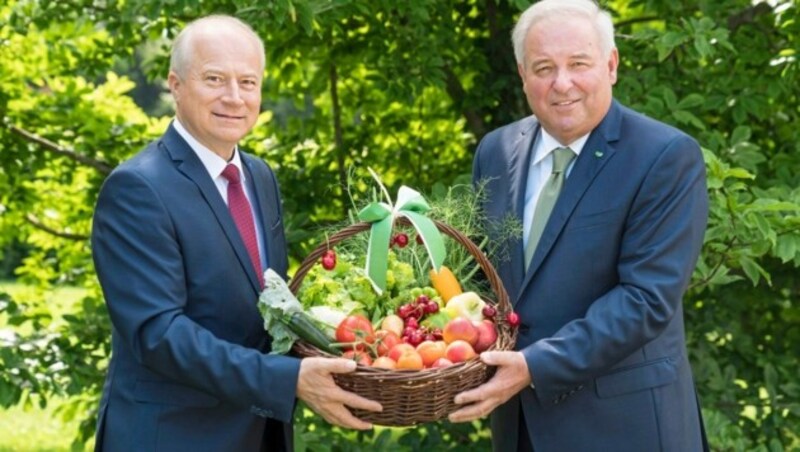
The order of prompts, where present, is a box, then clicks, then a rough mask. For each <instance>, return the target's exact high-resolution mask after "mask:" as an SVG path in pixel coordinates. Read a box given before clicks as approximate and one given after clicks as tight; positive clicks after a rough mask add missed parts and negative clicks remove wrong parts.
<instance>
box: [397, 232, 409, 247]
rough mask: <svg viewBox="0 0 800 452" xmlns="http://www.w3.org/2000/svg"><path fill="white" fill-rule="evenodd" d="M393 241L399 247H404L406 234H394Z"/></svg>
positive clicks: (406, 242)
mask: <svg viewBox="0 0 800 452" xmlns="http://www.w3.org/2000/svg"><path fill="white" fill-rule="evenodd" d="M394 243H395V244H396V245H397V246H399V247H400V248H405V247H406V245H408V235H407V234H405V233H403V232H401V233H399V234H397V235H396V236H394Z"/></svg>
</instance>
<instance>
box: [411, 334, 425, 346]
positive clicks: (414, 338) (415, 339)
mask: <svg viewBox="0 0 800 452" xmlns="http://www.w3.org/2000/svg"><path fill="white" fill-rule="evenodd" d="M424 339H425V336H423V335H422V333H420V332H419V331H414V332H413V333H411V334H410V335H409V336H408V343H409V344H411V345H413V346H414V347H416V346H417V345H419V344H421V343H422V341H423V340H424Z"/></svg>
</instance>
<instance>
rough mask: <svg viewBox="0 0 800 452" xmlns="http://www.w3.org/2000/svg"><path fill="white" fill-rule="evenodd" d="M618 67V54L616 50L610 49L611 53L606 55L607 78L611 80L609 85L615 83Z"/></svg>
mask: <svg viewBox="0 0 800 452" xmlns="http://www.w3.org/2000/svg"><path fill="white" fill-rule="evenodd" d="M618 67H619V52H618V51H617V48H616V47H615V48H613V49H611V53H610V54H609V55H608V78H609V80H611V84H612V85H613V84H615V83H617V68H618Z"/></svg>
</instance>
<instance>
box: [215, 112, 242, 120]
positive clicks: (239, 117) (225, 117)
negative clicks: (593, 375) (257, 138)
mask: <svg viewBox="0 0 800 452" xmlns="http://www.w3.org/2000/svg"><path fill="white" fill-rule="evenodd" d="M212 114H213V115H214V116H216V117H218V118H222V119H244V116H234V115H225V114H222V113H212Z"/></svg>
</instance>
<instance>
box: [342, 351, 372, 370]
mask: <svg viewBox="0 0 800 452" xmlns="http://www.w3.org/2000/svg"><path fill="white" fill-rule="evenodd" d="M342 358H345V359H350V360H353V361H355V362H356V363H357V364H358V365H360V366H371V365H372V358H370V357H369V355H368V354H367V353H366V352H362V351H359V350H348V351H346V352H344V353H342Z"/></svg>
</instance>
